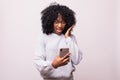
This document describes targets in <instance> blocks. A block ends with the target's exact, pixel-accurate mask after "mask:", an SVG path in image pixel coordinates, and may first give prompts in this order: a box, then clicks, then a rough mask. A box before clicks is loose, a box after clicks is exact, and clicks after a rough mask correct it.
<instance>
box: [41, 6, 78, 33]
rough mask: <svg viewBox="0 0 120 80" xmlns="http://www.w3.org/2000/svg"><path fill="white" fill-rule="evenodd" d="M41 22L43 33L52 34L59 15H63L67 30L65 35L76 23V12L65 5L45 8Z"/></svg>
mask: <svg viewBox="0 0 120 80" xmlns="http://www.w3.org/2000/svg"><path fill="white" fill-rule="evenodd" d="M41 14H42V17H41V22H42V31H43V33H45V34H47V35H48V34H51V33H53V31H54V28H53V23H54V21H55V20H56V19H57V17H58V14H60V15H62V18H63V20H64V21H65V23H66V25H65V29H64V30H63V32H62V33H63V34H65V33H66V31H67V30H68V29H69V28H70V27H71V26H72V25H74V24H75V23H76V20H75V16H74V15H75V12H74V11H72V10H71V9H70V8H68V7H67V6H64V5H59V4H53V5H50V6H48V7H47V8H45V9H44V10H43V11H42V12H41Z"/></svg>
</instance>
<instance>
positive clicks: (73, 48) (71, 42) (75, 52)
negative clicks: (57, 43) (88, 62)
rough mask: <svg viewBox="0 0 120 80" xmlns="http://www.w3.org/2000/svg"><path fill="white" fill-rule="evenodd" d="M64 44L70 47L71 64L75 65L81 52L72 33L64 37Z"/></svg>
mask: <svg viewBox="0 0 120 80" xmlns="http://www.w3.org/2000/svg"><path fill="white" fill-rule="evenodd" d="M66 44H67V45H68V46H69V48H70V53H71V61H72V63H73V64H75V65H77V64H79V62H80V61H81V60H82V52H81V51H80V50H79V47H78V44H77V41H76V39H75V36H74V35H71V36H70V37H68V38H66Z"/></svg>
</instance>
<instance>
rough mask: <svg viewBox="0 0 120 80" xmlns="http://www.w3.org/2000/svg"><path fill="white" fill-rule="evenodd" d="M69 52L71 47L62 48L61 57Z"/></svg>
mask: <svg viewBox="0 0 120 80" xmlns="http://www.w3.org/2000/svg"><path fill="white" fill-rule="evenodd" d="M67 53H69V48H61V49H60V57H61V58H62V57H64V56H65V55H66V54H67Z"/></svg>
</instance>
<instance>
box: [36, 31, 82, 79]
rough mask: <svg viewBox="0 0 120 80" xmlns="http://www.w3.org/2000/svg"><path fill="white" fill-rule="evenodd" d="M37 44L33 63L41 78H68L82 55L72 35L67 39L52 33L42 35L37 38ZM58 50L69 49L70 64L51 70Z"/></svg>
mask: <svg viewBox="0 0 120 80" xmlns="http://www.w3.org/2000/svg"><path fill="white" fill-rule="evenodd" d="M38 41H39V43H38V46H37V48H36V50H35V58H34V63H35V65H36V67H37V69H38V70H39V71H40V73H41V75H42V77H43V78H48V79H49V78H58V79H59V78H69V77H71V76H72V72H73V71H74V70H75V67H74V65H77V64H78V63H79V62H80V60H81V59H82V53H81V52H80V51H79V48H78V45H77V42H76V39H75V37H74V36H73V35H71V36H70V37H68V38H65V36H64V35H63V34H62V35H57V34H55V33H52V34H50V35H46V34H42V35H40V36H39V40H38ZM60 48H69V52H70V53H71V54H70V62H69V63H68V64H67V65H65V66H61V67H58V68H57V69H55V68H53V66H52V65H51V64H52V61H53V60H54V58H55V57H56V55H59V50H60Z"/></svg>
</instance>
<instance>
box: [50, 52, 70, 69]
mask: <svg viewBox="0 0 120 80" xmlns="http://www.w3.org/2000/svg"><path fill="white" fill-rule="evenodd" d="M69 59H70V53H67V54H66V55H65V56H64V57H62V58H60V57H59V56H58V55H57V56H56V57H55V59H54V60H53V62H52V66H53V67H54V68H57V67H60V66H64V65H66V64H67V63H68V62H69Z"/></svg>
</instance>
